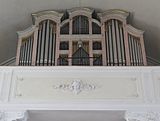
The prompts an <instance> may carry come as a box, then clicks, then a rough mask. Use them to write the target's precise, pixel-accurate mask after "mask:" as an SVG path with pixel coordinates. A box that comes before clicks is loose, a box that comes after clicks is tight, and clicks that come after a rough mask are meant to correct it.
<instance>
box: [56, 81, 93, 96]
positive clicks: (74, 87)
mask: <svg viewBox="0 0 160 121" xmlns="http://www.w3.org/2000/svg"><path fill="white" fill-rule="evenodd" d="M53 88H54V89H59V90H64V91H65V90H67V91H71V92H73V93H74V94H76V95H77V94H79V93H81V92H82V91H92V90H95V89H96V86H95V85H92V84H87V83H84V82H83V81H81V80H74V81H73V82H72V83H70V84H60V85H53Z"/></svg>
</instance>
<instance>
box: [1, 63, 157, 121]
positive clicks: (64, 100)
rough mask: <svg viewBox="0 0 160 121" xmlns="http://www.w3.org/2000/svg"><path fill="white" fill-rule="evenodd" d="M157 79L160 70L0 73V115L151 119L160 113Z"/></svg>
mask: <svg viewBox="0 0 160 121" xmlns="http://www.w3.org/2000/svg"><path fill="white" fill-rule="evenodd" d="M159 73H160V67H158V66H157V67H90V66H89V67H76V66H75V67H74V66H66V67H64V66H63V67H59V66H57V67H10V66H8V67H0V111H2V112H5V113H4V115H11V117H12V118H13V115H14V116H15V119H20V118H19V117H18V116H17V114H16V113H17V111H20V114H21V116H22V117H24V116H26V113H25V111H31V113H35V112H34V111H32V110H37V111H42V110H45V111H56V110H60V111H64V110H66V111H68V110H70V111H72V110H75V111H91V110H92V111H95V110H96V111H100V112H101V111H106V113H107V112H108V113H107V114H108V115H109V114H110V113H111V112H110V111H115V114H116V112H117V111H120V112H119V113H118V114H124V112H127V116H128V117H132V118H133V117H135V115H141V116H143V117H144V116H145V115H152V118H153V114H152V113H154V116H155V115H156V116H158V115H159V112H160V74H159ZM8 111H9V112H8ZM37 111H36V113H37ZM42 112H43V111H42ZM128 112H129V114H128ZM130 112H131V113H130ZM135 112H136V113H135ZM137 112H138V113H137ZM142 112H143V113H142ZM39 113H40V112H38V114H39ZM50 113H51V112H50ZM18 114H19V112H18ZM46 114H47V115H48V113H46ZM118 114H117V115H118ZM43 115H45V113H43ZM22 117H21V118H22ZM23 119H24V118H23ZM133 119H134V118H133ZM136 119H137V116H136ZM7 120H8V119H7ZM12 120H14V118H13V119H12ZM37 120H38V119H37ZM145 120H146V119H145ZM10 121H11V119H10ZM153 121H158V120H153Z"/></svg>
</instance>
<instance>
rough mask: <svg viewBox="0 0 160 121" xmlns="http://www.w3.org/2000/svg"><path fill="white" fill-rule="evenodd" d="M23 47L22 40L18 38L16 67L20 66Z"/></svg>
mask: <svg viewBox="0 0 160 121" xmlns="http://www.w3.org/2000/svg"><path fill="white" fill-rule="evenodd" d="M21 45H22V38H18V46H17V55H16V66H18V65H19V59H20V50H21Z"/></svg>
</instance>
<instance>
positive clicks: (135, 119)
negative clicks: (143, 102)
mask: <svg viewBox="0 0 160 121" xmlns="http://www.w3.org/2000/svg"><path fill="white" fill-rule="evenodd" d="M125 119H126V121H160V112H130V111H127V112H126V113H125Z"/></svg>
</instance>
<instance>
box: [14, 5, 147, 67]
mask: <svg viewBox="0 0 160 121" xmlns="http://www.w3.org/2000/svg"><path fill="white" fill-rule="evenodd" d="M128 16H129V12H126V11H123V10H116V9H114V10H107V11H104V12H97V11H96V10H94V9H90V8H81V7H80V8H73V9H69V10H66V11H64V12H57V11H43V12H38V13H34V14H32V18H33V25H32V26H31V27H30V28H28V29H26V30H24V31H19V32H18V48H17V56H16V65H19V66H63V65H65V66H145V65H147V62H146V54H145V47H144V39H143V33H144V32H143V31H141V30H138V29H136V28H134V27H132V26H131V25H129V24H128V21H127V18H128Z"/></svg>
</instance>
